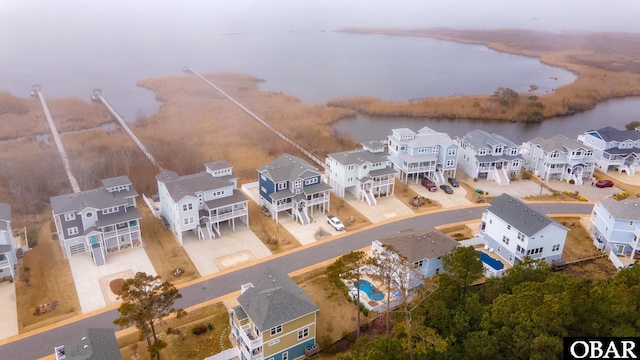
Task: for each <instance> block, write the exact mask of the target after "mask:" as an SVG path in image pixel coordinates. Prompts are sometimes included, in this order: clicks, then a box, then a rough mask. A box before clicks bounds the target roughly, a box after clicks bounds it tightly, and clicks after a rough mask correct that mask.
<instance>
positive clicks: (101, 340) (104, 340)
mask: <svg viewBox="0 0 640 360" xmlns="http://www.w3.org/2000/svg"><path fill="white" fill-rule="evenodd" d="M54 352H55V356H56V360H65V359H66V360H122V355H121V354H120V347H119V346H118V340H117V339H116V334H115V332H114V331H113V329H106V328H96V329H87V330H86V331H84V332H83V334H82V335H81V336H79V337H78V338H76V339H74V340H72V341H70V342H69V343H68V344H65V345H61V346H56V347H55V348H54Z"/></svg>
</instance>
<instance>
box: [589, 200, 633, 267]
mask: <svg viewBox="0 0 640 360" xmlns="http://www.w3.org/2000/svg"><path fill="white" fill-rule="evenodd" d="M588 228H589V233H590V234H591V237H592V238H593V244H594V245H595V247H596V248H597V249H599V250H604V251H606V252H607V253H608V255H609V258H610V259H611V261H612V262H613V263H614V265H616V267H617V268H622V267H627V266H630V265H632V264H633V263H634V262H635V260H636V259H638V258H640V247H639V246H638V239H639V238H640V198H639V199H633V200H620V201H616V200H614V199H612V198H606V199H604V200H602V201H600V202H599V203H597V204H596V205H595V206H594V207H593V211H592V212H591V219H590V220H589V227H588Z"/></svg>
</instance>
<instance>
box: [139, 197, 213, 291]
mask: <svg viewBox="0 0 640 360" xmlns="http://www.w3.org/2000/svg"><path fill="white" fill-rule="evenodd" d="M138 209H139V210H140V213H141V214H142V220H140V229H141V230H142V242H143V244H144V251H145V252H146V253H147V256H148V257H149V260H150V261H151V264H152V265H153V268H154V269H155V270H156V273H157V274H158V275H159V276H160V277H162V279H163V280H168V281H169V282H171V283H172V284H180V283H183V282H187V281H190V280H193V279H197V278H199V277H200V273H199V272H198V270H197V269H196V267H195V265H193V262H192V261H191V258H189V255H188V254H187V252H186V251H185V250H184V248H183V247H182V246H180V244H179V243H178V241H177V240H176V238H175V237H174V235H173V233H172V232H171V230H169V229H167V228H165V227H164V226H163V225H162V223H161V222H160V220H158V219H156V218H155V217H154V216H153V214H151V211H150V210H149V208H148V207H147V206H146V204H144V203H143V202H139V203H138ZM177 268H179V269H182V270H184V273H183V274H182V275H181V276H180V277H175V276H173V271H174V270H175V269H177Z"/></svg>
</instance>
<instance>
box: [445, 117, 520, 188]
mask: <svg viewBox="0 0 640 360" xmlns="http://www.w3.org/2000/svg"><path fill="white" fill-rule="evenodd" d="M456 142H457V143H458V146H459V147H460V152H459V155H458V157H459V158H458V166H459V167H460V168H461V169H462V171H464V172H465V173H466V174H467V175H469V176H470V177H472V178H474V179H488V180H494V181H495V182H496V183H498V185H507V184H509V182H510V179H512V178H513V179H518V178H520V170H521V168H522V163H523V159H522V156H521V155H520V153H519V150H520V149H519V147H518V145H516V144H514V143H513V142H512V141H511V140H508V139H506V138H505V137H503V136H501V135H498V134H489V133H487V132H485V131H482V130H473V131H470V132H468V133H467V134H466V135H465V136H463V137H462V138H459V139H456Z"/></svg>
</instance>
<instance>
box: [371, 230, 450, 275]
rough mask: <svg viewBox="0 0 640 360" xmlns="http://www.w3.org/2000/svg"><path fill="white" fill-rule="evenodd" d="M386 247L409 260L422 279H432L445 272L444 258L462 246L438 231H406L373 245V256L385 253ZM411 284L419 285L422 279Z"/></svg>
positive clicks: (374, 242) (375, 242)
mask: <svg viewBox="0 0 640 360" xmlns="http://www.w3.org/2000/svg"><path fill="white" fill-rule="evenodd" d="M385 245H387V246H391V248H392V249H393V251H394V252H397V253H399V254H400V255H402V256H404V257H406V258H407V260H408V261H409V262H410V263H411V264H413V265H414V266H415V267H416V269H417V270H418V271H419V272H420V275H421V276H422V277H432V276H434V275H436V274H439V273H440V272H441V271H443V268H442V256H444V255H446V254H448V253H450V252H451V251H452V250H453V249H454V248H456V247H457V246H458V245H460V244H459V243H458V242H457V241H455V240H453V239H452V238H451V237H449V236H448V235H447V234H445V233H443V232H441V231H438V230H433V229H431V230H427V231H414V230H405V231H401V232H399V233H398V234H397V235H395V236H393V237H389V238H386V239H382V240H375V241H373V242H372V244H371V256H374V254H376V253H384V252H385V247H384V246H385ZM409 283H410V284H414V285H419V284H421V283H422V281H421V279H410V282H409Z"/></svg>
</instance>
